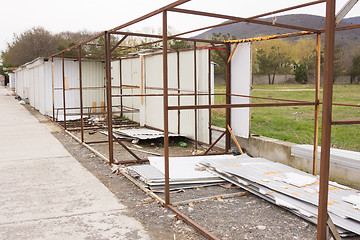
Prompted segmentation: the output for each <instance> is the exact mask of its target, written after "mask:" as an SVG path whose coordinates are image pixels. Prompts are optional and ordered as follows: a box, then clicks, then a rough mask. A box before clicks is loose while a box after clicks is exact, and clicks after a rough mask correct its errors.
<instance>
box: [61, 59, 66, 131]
mask: <svg viewBox="0 0 360 240" xmlns="http://www.w3.org/2000/svg"><path fill="white" fill-rule="evenodd" d="M61 63H62V64H61V66H62V84H63V88H62V92H63V110H64V128H65V130H66V105H65V95H66V94H65V58H64V54H63V55H62V62H61Z"/></svg>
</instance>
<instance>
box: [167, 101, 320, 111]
mask: <svg viewBox="0 0 360 240" xmlns="http://www.w3.org/2000/svg"><path fill="white" fill-rule="evenodd" d="M313 105H315V102H294V103H245V104H221V105H191V106H190V105H189V106H169V108H168V109H169V110H190V109H213V108H244V107H286V106H287V107H289V106H313Z"/></svg>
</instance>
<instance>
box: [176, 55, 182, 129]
mask: <svg viewBox="0 0 360 240" xmlns="http://www.w3.org/2000/svg"><path fill="white" fill-rule="evenodd" d="M176 65H177V66H176V74H177V88H178V91H177V92H178V97H177V101H178V102H177V103H178V106H180V104H181V101H180V53H179V51H176ZM177 112H178V117H177V118H178V134H180V109H178V111H177Z"/></svg>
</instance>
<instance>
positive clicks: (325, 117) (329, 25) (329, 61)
mask: <svg viewBox="0 0 360 240" xmlns="http://www.w3.org/2000/svg"><path fill="white" fill-rule="evenodd" d="M189 1H190V0H178V1H175V2H173V3H171V4H168V5H166V6H164V7H162V8H160V9H158V10H155V11H153V12H150V13H149V14H146V15H144V16H142V17H139V18H137V19H134V20H132V21H130V22H128V23H125V24H123V25H120V26H118V27H115V28H113V29H110V30H108V31H105V32H102V33H99V34H97V35H96V36H94V37H92V38H90V39H88V40H86V41H84V42H82V43H79V44H77V45H75V46H72V47H70V48H68V49H65V50H63V51H61V52H59V53H56V54H53V55H51V56H49V57H48V58H47V59H50V58H51V61H52V81H53V83H52V92H53V120H54V121H56V119H55V107H54V90H55V89H54V73H53V71H54V65H53V64H54V63H53V60H54V57H56V56H61V57H62V71H63V87H62V91H63V109H62V110H63V111H64V121H63V127H64V128H65V131H66V132H67V133H68V134H69V135H72V137H73V138H75V139H76V140H77V141H79V142H80V143H81V144H83V145H84V146H85V147H87V148H89V149H90V150H92V151H93V152H95V153H96V154H97V155H99V156H100V157H101V158H103V159H104V160H105V161H107V162H109V163H110V164H116V163H117V161H115V159H114V157H113V151H114V149H113V135H112V125H113V123H112V119H113V113H116V112H115V111H113V107H114V106H112V100H111V99H112V98H113V97H120V98H121V104H120V105H121V115H122V113H123V107H124V106H123V104H122V103H123V101H122V98H123V97H124V95H123V94H122V89H123V88H126V86H125V85H123V84H122V81H121V79H120V86H119V87H120V89H121V92H120V95H113V94H112V89H113V88H116V87H112V86H111V60H112V58H111V52H113V51H115V52H116V49H117V48H119V47H120V44H121V43H122V42H123V41H124V40H125V38H126V37H128V36H137V37H149V38H154V39H155V38H156V39H159V40H156V41H155V42H152V43H162V46H163V50H162V55H163V88H162V89H159V90H162V91H163V93H162V94H141V96H147V97H150V96H162V97H163V112H164V129H163V130H164V161H165V201H164V204H165V206H167V207H169V208H170V209H171V210H172V211H173V212H174V213H176V214H177V215H178V217H179V218H181V219H184V220H185V221H186V222H188V223H189V224H190V225H192V226H193V227H195V228H196V229H198V230H199V231H200V232H201V233H202V234H204V236H206V237H208V238H209V239H217V238H216V237H215V236H214V235H212V234H211V233H208V232H207V231H206V230H205V229H203V228H202V227H201V226H198V225H197V224H196V223H195V222H193V221H192V220H191V219H189V218H188V217H186V216H185V215H183V213H181V212H180V211H179V210H178V209H176V208H174V207H172V206H171V201H170V194H169V136H168V134H169V126H168V112H169V111H171V110H176V111H178V121H179V122H180V112H181V110H185V109H193V110H194V112H195V115H196V111H197V110H198V109H209V116H211V109H215V108H225V109H226V126H229V127H230V126H231V122H230V109H231V108H238V107H282V106H311V105H312V106H315V128H314V147H316V146H317V142H318V119H319V106H320V105H321V104H322V105H323V112H322V133H321V139H322V141H321V142H322V143H321V147H322V151H321V164H320V193H319V196H320V197H319V207H318V226H317V239H318V240H324V239H326V228H327V220H328V218H327V216H328V215H327V196H328V189H327V187H328V181H329V159H330V146H331V138H330V136H331V126H332V125H339V124H360V120H336V121H335V120H332V118H331V117H332V115H331V113H332V106H333V105H339V106H351V107H359V106H356V105H352V104H337V103H333V102H332V92H333V81H332V78H333V60H334V34H335V31H342V30H348V29H355V28H360V25H359V24H357V25H351V26H345V27H336V25H335V0H318V1H313V2H308V3H305V4H300V5H296V6H292V7H288V8H284V9H280V10H277V11H273V12H268V13H264V14H261V15H256V16H253V17H250V18H241V17H236V16H227V15H222V14H215V13H206V12H201V11H195V10H189V9H181V8H178V6H180V5H182V4H184V3H186V2H189ZM320 3H326V25H325V28H324V29H311V28H307V27H303V26H292V25H286V24H279V23H271V22H266V21H263V20H259V19H258V18H259V17H263V16H269V15H272V14H275V13H280V12H285V11H289V10H293V9H298V8H302V7H306V6H310V5H315V4H320ZM169 11H171V12H176V13H182V14H185V15H186V14H192V15H198V16H204V17H212V18H220V19H225V20H230V21H228V22H226V23H222V24H217V25H212V26H207V27H203V28H200V29H195V30H190V31H187V32H183V33H180V34H176V35H172V36H168V32H167V26H168V19H167V14H168V12H169ZM159 14H162V35H153V34H143V33H129V32H121V31H120V30H122V29H124V28H125V27H128V26H131V25H133V24H135V23H138V22H140V21H143V20H146V19H148V18H150V17H152V16H155V15H159ZM238 22H248V23H253V24H260V25H268V26H274V27H281V28H286V29H294V30H299V31H307V33H303V32H300V33H294V34H293V36H298V35H304V34H317V67H316V70H317V72H316V85H315V86H316V90H315V100H314V102H305V101H295V100H289V99H272V98H264V99H268V100H271V101H273V100H276V101H283V102H281V103H257V104H251V103H250V104H231V96H237V97H250V98H254V97H252V96H244V95H236V94H231V89H230V86H231V85H230V83H231V76H230V61H227V60H231V55H232V53H231V51H230V46H231V44H232V43H229V42H221V41H211V40H203V39H190V38H184V37H180V36H182V35H186V34H189V33H193V32H197V31H200V30H205V29H209V28H213V27H218V26H224V25H229V24H234V23H238ZM321 33H325V66H324V73H325V74H324V90H323V102H320V101H319V83H320V68H319V66H320V61H319V59H320V45H321V38H320V34H321ZM112 34H116V35H123V38H122V39H121V40H119V41H118V42H117V43H116V44H115V45H114V46H111V45H110V37H111V35H112ZM101 36H104V38H105V44H104V48H105V50H104V54H101V55H99V57H97V58H102V59H104V61H105V75H106V100H107V106H106V107H107V129H108V132H109V134H108V141H107V142H108V144H109V159H107V158H106V157H105V156H103V155H102V154H100V153H98V152H97V151H96V150H95V149H93V148H92V147H90V146H89V145H87V143H89V144H90V143H95V142H86V141H85V139H84V136H83V132H84V131H85V130H86V129H85V128H86V127H85V126H84V123H83V106H82V103H81V104H80V109H81V128H80V129H81V132H82V135H81V139H79V138H77V137H76V136H75V135H73V134H71V133H70V132H69V131H68V130H66V129H67V127H68V126H67V124H66V110H67V109H69V108H66V104H65V103H66V99H65V95H66V94H65V75H64V74H65V73H64V71H65V70H64V58H65V57H69V56H65V55H64V54H65V52H66V51H69V50H71V49H73V48H78V49H79V55H78V56H77V58H78V61H79V69H80V71H79V80H80V88H79V89H77V90H79V91H80V92H81V96H80V101H81V102H82V91H83V90H86V89H85V88H82V76H81V59H86V58H90V57H89V56H82V55H81V47H82V46H84V45H88V44H93V43H91V42H92V41H94V40H96V39H97V38H98V37H101ZM282 37H285V36H278V37H277V38H282ZM288 37H291V36H288ZM171 39H175V40H185V41H192V42H194V68H195V69H196V43H197V42H202V43H207V44H210V45H212V47H213V49H215V51H216V52H218V53H220V52H219V51H218V49H217V47H216V46H215V44H222V45H225V46H226V57H224V56H223V55H221V53H220V56H221V57H222V58H223V60H224V62H226V94H225V96H226V104H221V105H214V104H211V95H215V94H211V91H210V77H209V92H208V93H206V94H205V95H208V98H209V104H208V105H198V104H197V97H198V96H199V95H202V93H198V92H197V87H196V71H195V75H194V77H195V79H194V80H195V81H194V82H195V83H194V88H195V89H194V93H189V94H186V93H181V92H180V81H179V79H178V81H179V82H178V88H177V89H176V90H177V91H178V93H177V94H169V93H168V90H169V88H168V66H167V64H168V63H167V54H168V52H169V51H168V48H167V43H168V40H171ZM248 41H251V40H248ZM152 43H146V44H141V45H142V46H146V45H148V44H152ZM95 44H96V43H95ZM141 45H138V46H135V47H139V46H141ZM129 48H134V46H130V47H129ZM123 49H124V48H122V49H120V50H123ZM120 64H121V59H120ZM209 68H210V63H209ZM177 69H178V74H179V67H178V68H177ZM120 71H121V68H120ZM120 78H121V73H120ZM178 78H179V76H178ZM138 95H139V94H138ZM182 95H194V96H195V105H193V106H181V105H180V96H182ZM170 96H177V97H178V106H169V105H168V99H169V97H170ZM131 97H135V95H133V96H131ZM70 129H73V128H69V130H70ZM178 129H179V127H178ZM196 131H197V129H195V132H196ZM209 131H210V132H211V127H210V126H209ZM224 135H226V149H225V150H228V149H229V148H230V134H229V131H227V130H226V131H225V132H224V133H223V134H222V135H221V136H220V138H222V137H223V136H224ZM220 138H218V139H217V140H216V141H215V142H214V143H212V144H211V141H210V144H211V145H210V148H209V149H208V150H207V152H206V153H208V151H209V150H210V149H211V148H212V147H214V146H215V144H216V142H217V141H218V140H219V139H220ZM115 141H117V140H116V139H115ZM98 142H101V141H98ZM195 142H196V143H197V137H195ZM196 145H197V144H196ZM206 153H205V154H206ZM314 155H316V154H314ZM134 157H135V156H134ZM140 160H141V159H137V160H135V161H128V162H138V161H140ZM313 165H314V167H313V173H316V159H315V157H314V164H313Z"/></svg>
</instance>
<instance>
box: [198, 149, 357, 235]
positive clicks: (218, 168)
mask: <svg viewBox="0 0 360 240" xmlns="http://www.w3.org/2000/svg"><path fill="white" fill-rule="evenodd" d="M200 164H201V165H203V166H206V167H207V170H208V171H209V172H211V173H213V174H216V175H217V176H218V177H221V178H222V179H224V180H227V181H229V182H231V183H233V184H235V185H237V186H239V187H241V188H243V189H245V190H248V191H249V192H251V193H253V194H255V195H257V196H259V197H261V198H263V199H265V200H267V201H269V202H271V203H273V204H276V205H278V206H281V207H284V208H286V209H288V210H289V211H291V212H293V213H294V214H296V215H298V216H300V217H302V218H304V219H306V220H308V221H310V222H312V223H316V221H317V205H318V196H319V178H318V177H317V176H313V175H310V174H307V173H304V172H302V171H300V170H297V169H294V168H291V167H289V166H286V165H283V164H281V163H276V162H272V161H269V160H266V159H263V158H251V157H249V156H247V155H246V154H244V155H241V156H236V157H233V158H226V159H221V158H219V159H204V160H202V161H201V162H200ZM328 201H329V202H328V212H329V216H330V217H331V219H332V221H333V222H334V224H335V225H336V227H337V229H338V232H339V233H340V235H341V236H343V237H345V236H351V235H354V233H355V234H360V209H359V203H360V195H359V191H357V190H354V189H351V188H349V187H346V186H343V185H340V184H338V183H335V182H330V184H329V195H328Z"/></svg>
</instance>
